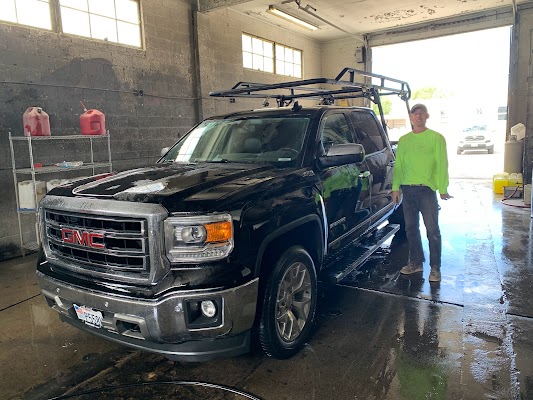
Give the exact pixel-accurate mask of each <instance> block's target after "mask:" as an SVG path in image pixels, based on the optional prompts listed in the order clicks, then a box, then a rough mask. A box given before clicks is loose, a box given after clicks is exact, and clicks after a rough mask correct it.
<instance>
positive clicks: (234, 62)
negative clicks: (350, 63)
mask: <svg viewBox="0 0 533 400" xmlns="http://www.w3.org/2000/svg"><path fill="white" fill-rule="evenodd" d="M243 33H247V34H250V35H253V36H257V37H260V38H262V39H265V40H270V41H273V42H276V43H279V44H281V45H284V46H288V47H292V48H295V49H298V50H301V51H302V52H303V54H302V55H303V77H302V78H303V79H309V78H316V77H320V76H322V63H321V45H320V43H319V42H316V41H314V40H310V39H307V38H304V37H302V36H299V35H297V34H295V33H292V32H289V31H287V30H285V29H283V28H281V27H278V26H275V25H271V24H267V23H264V22H262V21H259V20H257V19H255V18H253V17H251V16H248V15H244V14H240V13H237V12H235V11H232V10H229V9H223V10H218V11H211V12H209V13H205V14H198V50H199V67H200V76H201V92H202V109H203V115H204V117H208V116H212V115H219V114H224V113H227V112H232V111H237V110H244V109H252V108H261V107H262V102H263V100H262V99H257V100H253V101H250V100H245V99H242V98H237V99H236V101H235V103H230V101H229V99H224V98H213V97H211V98H210V97H209V92H211V91H214V90H221V89H229V88H231V87H233V85H235V84H236V83H237V82H241V81H243V82H262V83H274V82H285V81H292V80H297V79H299V78H291V77H284V76H281V75H275V74H272V73H268V72H261V71H254V70H250V69H245V68H243V66H242V34H243ZM275 106H276V103H275V101H273V100H271V101H270V107H275Z"/></svg>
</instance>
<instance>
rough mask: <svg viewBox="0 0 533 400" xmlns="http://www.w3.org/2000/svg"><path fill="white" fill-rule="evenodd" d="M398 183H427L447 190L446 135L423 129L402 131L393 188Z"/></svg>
mask: <svg viewBox="0 0 533 400" xmlns="http://www.w3.org/2000/svg"><path fill="white" fill-rule="evenodd" d="M400 185H426V186H429V187H430V188H431V189H432V190H438V191H439V193H440V194H444V193H448V154H447V152H446V139H445V138H444V136H442V135H441V134H440V133H438V132H435V131H433V130H431V129H426V130H425V131H423V132H420V133H414V132H409V133H408V134H406V135H403V136H402V137H401V138H400V141H399V142H398V149H397V150H396V164H395V165H394V177H393V179H392V190H400Z"/></svg>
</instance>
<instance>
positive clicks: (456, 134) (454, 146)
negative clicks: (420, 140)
mask: <svg viewBox="0 0 533 400" xmlns="http://www.w3.org/2000/svg"><path fill="white" fill-rule="evenodd" d="M510 40H511V27H509V26H507V27H501V28H494V29H486V30H480V31H476V32H469V33H462V34H456V35H450V36H443V37H440V38H434V39H425V40H418V41H414V42H408V43H401V44H394V45H387V46H379V47H373V48H372V70H373V72H375V73H378V74H381V75H385V76H390V77H393V78H397V79H401V80H404V81H407V82H408V83H409V85H410V87H411V91H412V95H411V100H410V104H411V105H413V104H415V103H424V104H426V105H427V107H428V110H429V114H430V119H429V120H428V124H427V125H428V127H429V128H431V129H434V130H436V131H438V132H440V133H442V134H443V135H444V136H445V137H446V141H447V147H448V160H449V173H450V178H481V179H483V178H492V176H493V175H494V174H496V173H498V172H502V171H503V153H504V144H505V137H506V136H505V130H506V123H507V97H508V80H509V52H510ZM389 101H390V104H389V107H385V108H386V109H388V110H389V115H387V116H386V119H387V121H388V126H389V131H390V136H391V140H398V139H399V137H400V136H401V135H403V134H405V133H407V132H408V131H409V130H410V126H409V121H408V120H406V112H405V106H404V105H403V102H401V101H399V102H397V103H396V99H392V98H391V99H390V100H389ZM472 138H474V139H475V140H473V139H472Z"/></svg>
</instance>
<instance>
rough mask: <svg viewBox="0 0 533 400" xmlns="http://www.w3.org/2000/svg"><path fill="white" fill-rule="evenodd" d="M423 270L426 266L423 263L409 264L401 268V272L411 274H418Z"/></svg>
mask: <svg viewBox="0 0 533 400" xmlns="http://www.w3.org/2000/svg"><path fill="white" fill-rule="evenodd" d="M423 270H424V268H423V267H422V265H413V264H407V265H406V266H405V267H403V268H402V269H401V270H400V273H401V274H404V275H411V274H416V273H417V272H422V271H423Z"/></svg>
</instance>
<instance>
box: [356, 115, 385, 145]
mask: <svg viewBox="0 0 533 400" xmlns="http://www.w3.org/2000/svg"><path fill="white" fill-rule="evenodd" d="M352 118H353V121H354V125H355V134H356V136H357V140H358V141H359V143H361V144H362V145H363V147H364V148H365V153H366V154H372V153H376V152H378V151H381V150H383V149H384V148H385V147H386V145H385V141H384V140H383V137H382V136H381V130H380V129H379V126H378V123H377V121H376V119H375V118H374V117H373V115H372V114H370V113H362V112H358V111H354V112H352Z"/></svg>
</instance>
